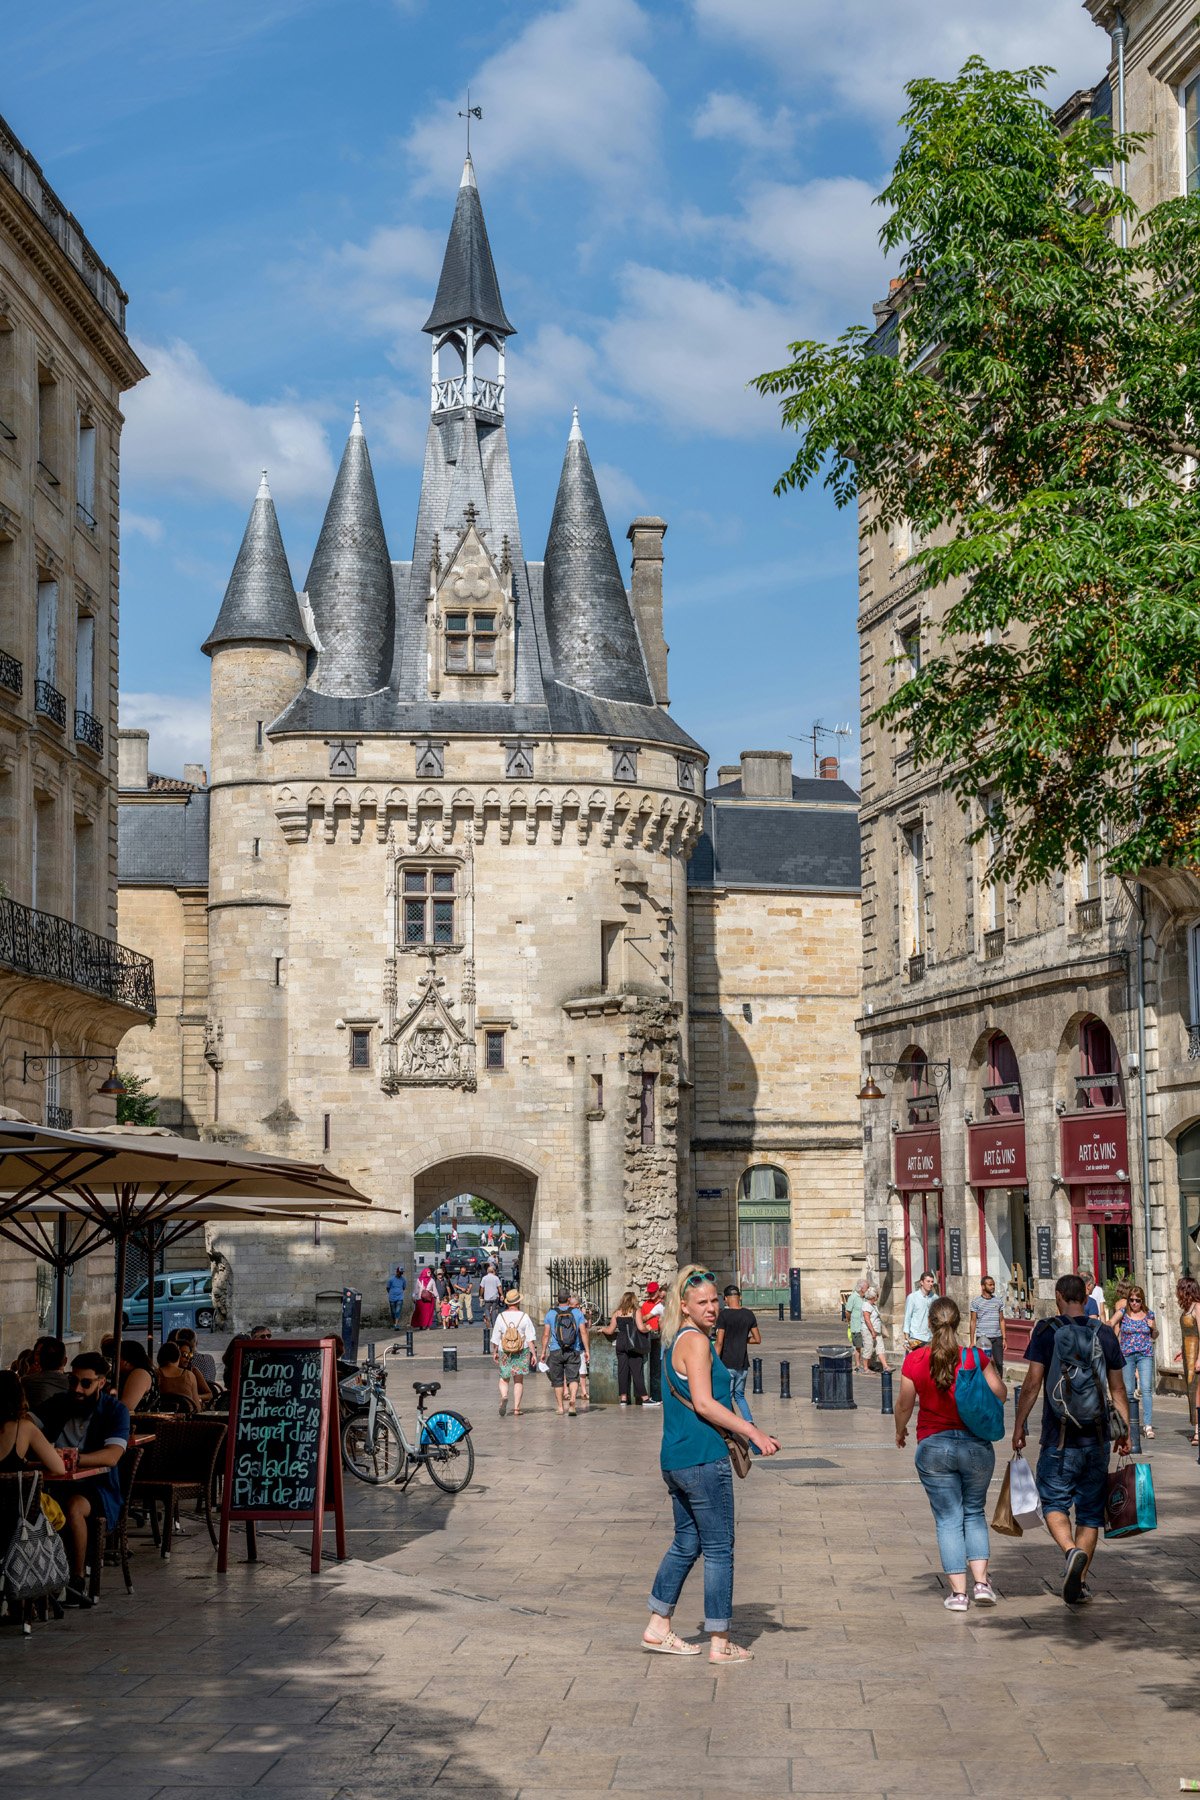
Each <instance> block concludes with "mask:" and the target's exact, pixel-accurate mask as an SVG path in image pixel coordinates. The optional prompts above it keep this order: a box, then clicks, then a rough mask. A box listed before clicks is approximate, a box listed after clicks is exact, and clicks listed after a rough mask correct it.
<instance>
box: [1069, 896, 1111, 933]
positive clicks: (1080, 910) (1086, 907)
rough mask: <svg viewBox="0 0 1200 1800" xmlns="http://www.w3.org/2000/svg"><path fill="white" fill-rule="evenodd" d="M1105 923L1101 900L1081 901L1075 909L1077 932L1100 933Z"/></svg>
mask: <svg viewBox="0 0 1200 1800" xmlns="http://www.w3.org/2000/svg"><path fill="white" fill-rule="evenodd" d="M1103 923H1104V918H1103V914H1102V911H1101V905H1100V899H1099V896H1097V898H1096V899H1094V900H1080V901H1079V903H1078V905H1077V906H1076V908H1075V929H1076V931H1098V930H1099V928H1100V926H1101V925H1102V924H1103Z"/></svg>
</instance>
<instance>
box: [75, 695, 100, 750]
mask: <svg viewBox="0 0 1200 1800" xmlns="http://www.w3.org/2000/svg"><path fill="white" fill-rule="evenodd" d="M75 742H76V743H77V744H86V746H87V748H88V749H89V750H94V751H95V752H96V755H97V756H99V755H100V754H101V753H102V751H103V749H104V727H103V725H102V724H101V723H100V721H99V719H94V718H93V717H92V715H91V713H90V712H84V710H83V708H82V707H79V706H77V707H76V708H75Z"/></svg>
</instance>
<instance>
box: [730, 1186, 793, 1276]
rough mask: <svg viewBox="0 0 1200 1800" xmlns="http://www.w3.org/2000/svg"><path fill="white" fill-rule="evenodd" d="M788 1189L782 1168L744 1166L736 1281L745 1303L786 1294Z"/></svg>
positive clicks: (789, 1235)
mask: <svg viewBox="0 0 1200 1800" xmlns="http://www.w3.org/2000/svg"><path fill="white" fill-rule="evenodd" d="M790 1193H791V1189H790V1188H789V1186H788V1178H787V1176H786V1175H785V1174H784V1172H783V1170H782V1169H776V1168H773V1167H771V1166H770V1165H769V1164H768V1165H764V1166H761V1167H759V1168H754V1169H747V1170H746V1172H745V1174H744V1175H743V1176H742V1179H741V1181H740V1182H739V1183H738V1282H739V1285H740V1286H741V1289H742V1296H743V1298H744V1299H745V1301H746V1303H747V1305H748V1306H756V1305H757V1306H774V1305H776V1304H777V1303H778V1302H779V1301H780V1300H783V1299H785V1298H786V1297H787V1291H788V1262H789V1258H790V1254H791V1243H792V1208H791V1200H790V1197H789V1196H790Z"/></svg>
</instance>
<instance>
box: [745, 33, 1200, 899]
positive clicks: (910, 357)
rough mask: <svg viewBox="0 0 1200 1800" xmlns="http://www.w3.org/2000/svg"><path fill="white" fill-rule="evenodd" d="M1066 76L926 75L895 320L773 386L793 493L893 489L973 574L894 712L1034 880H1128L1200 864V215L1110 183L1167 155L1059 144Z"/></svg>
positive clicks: (1131, 145)
mask: <svg viewBox="0 0 1200 1800" xmlns="http://www.w3.org/2000/svg"><path fill="white" fill-rule="evenodd" d="M1048 73H1049V71H1048V70H1045V69H1038V68H1034V69H1024V70H1019V71H1015V72H1014V71H1006V70H993V69H991V68H989V67H988V66H987V65H986V64H985V63H984V62H982V61H981V60H979V59H978V58H972V59H971V60H970V61H969V62H968V63H967V64H966V65H965V67H964V68H963V70H962V72H961V74H960V75H959V76H958V77H957V79H956V80H953V81H944V82H942V81H926V80H921V81H914V82H912V83H910V84H909V87H908V89H907V93H908V97H909V108H908V111H907V112H906V113H905V115H904V117H903V119H902V121H901V124H902V127H903V128H904V130H905V132H906V137H905V141H904V144H903V147H902V149H901V151H900V155H899V158H898V160H897V163H896V166H895V170H894V172H893V175H892V179H891V181H890V183H889V184H888V186H887V187H886V188H885V190H884V192H883V193H882V194H881V195H880V196H879V203H880V204H881V205H882V206H883V207H884V208H886V219H885V223H884V225H883V228H882V230H881V232H880V241H881V243H882V245H883V246H884V248H885V250H887V251H889V252H895V253H898V254H899V256H900V266H901V285H900V286H899V288H898V290H897V292H896V294H895V296H894V300H895V315H894V318H893V319H891V320H889V321H888V322H887V324H886V325H885V326H884V328H883V329H882V330H881V331H879V332H876V333H869V332H868V331H867V330H866V329H864V328H862V327H859V326H854V327H852V328H851V329H849V330H847V331H845V332H844V333H843V334H842V335H841V336H840V337H839V338H838V339H837V341H836V342H834V343H818V342H811V341H810V342H802V343H796V344H793V345H792V346H791V354H792V361H791V363H790V364H789V365H788V366H787V367H786V368H783V369H777V370H775V371H773V372H771V373H768V374H765V375H762V376H760V377H759V378H758V380H757V383H756V385H757V387H758V388H759V391H760V392H761V393H763V394H767V395H775V396H777V397H778V398H779V401H780V405H781V410H782V416H783V420H784V422H785V424H787V425H789V426H792V427H794V428H795V429H796V430H797V431H798V432H799V434H800V447H799V450H798V452H797V455H796V457H795V460H794V461H793V463H792V464H791V467H790V468H789V469H788V470H787V471H786V472H785V473H784V475H783V476H782V477H781V479H780V481H779V482H778V484H777V486H776V492H783V491H784V490H786V489H789V488H805V487H807V486H809V485H810V483H813V482H815V481H818V480H820V481H823V482H824V484H825V485H826V486H827V487H828V488H830V489H831V491H832V493H833V495H834V497H835V499H836V501H837V504H838V505H839V506H846V505H848V504H849V503H850V502H851V501H853V500H854V499H855V498H856V497H857V496H858V495H859V493H860V492H861V493H862V494H863V495H865V496H869V500H870V505H871V507H872V508H874V509H875V511H874V523H876V524H879V525H882V526H885V527H886V526H890V525H893V524H895V523H897V522H899V521H901V520H908V521H910V522H911V523H912V524H913V525H914V526H915V527H916V529H917V532H918V533H919V537H920V540H921V541H922V543H923V548H921V549H920V550H919V551H918V553H917V554H916V555H915V556H914V557H913V564H914V567H917V568H919V570H920V573H921V575H922V577H923V579H924V581H925V583H926V585H927V586H928V587H929V588H934V589H936V588H939V587H941V586H943V584H947V585H948V584H955V585H954V586H953V587H952V588H951V589H950V592H949V594H948V595H947V599H948V601H949V604H948V606H947V609H946V611H945V614H944V616H943V617H942V619H941V620H940V623H939V641H938V642H937V643H936V644H935V646H934V654H933V655H931V656H930V657H929V658H928V660H927V661H926V662H925V664H924V666H923V667H922V668H921V670H920V671H919V672H918V673H917V674H915V675H914V676H913V677H912V678H911V679H910V680H906V681H905V682H904V683H903V684H902V685H901V686H899V687H898V688H897V690H896V691H895V693H894V694H893V695H892V696H891V697H890V698H889V699H888V700H887V702H886V703H885V704H883V705H882V706H881V707H880V708H879V712H878V714H877V716H878V717H880V718H882V719H884V720H887V721H890V723H891V724H892V725H893V727H894V728H896V729H897V730H900V731H902V732H905V733H907V734H908V735H909V736H910V738H911V741H912V747H913V754H914V757H915V759H916V761H917V762H918V764H921V765H926V766H927V765H931V764H932V765H935V766H937V767H938V768H939V769H940V770H941V772H942V777H943V780H944V782H945V783H946V784H947V785H948V786H949V787H950V788H951V789H952V790H953V792H954V793H955V794H956V795H957V796H958V798H959V799H960V801H961V802H962V803H963V804H964V806H965V805H967V804H968V803H970V802H971V801H974V800H977V799H979V798H981V797H984V796H986V797H987V798H988V801H989V803H990V805H991V807H992V820H991V824H992V829H993V830H994V831H995V833H996V842H997V844H998V848H997V851H996V854H995V858H994V863H993V869H994V873H995V874H996V875H998V876H1002V877H1004V878H1005V879H1007V880H1009V881H1012V882H1013V883H1014V884H1015V885H1016V886H1018V887H1025V886H1028V885H1029V884H1030V883H1032V882H1036V881H1039V880H1042V879H1044V878H1046V877H1047V876H1049V875H1051V874H1052V873H1053V872H1054V871H1055V870H1057V869H1058V868H1061V867H1062V866H1063V864H1064V862H1065V861H1066V860H1068V859H1069V858H1070V857H1072V856H1074V857H1082V856H1083V855H1084V854H1085V853H1086V852H1087V850H1088V849H1089V847H1095V846H1097V845H1103V846H1104V847H1105V854H1106V861H1107V864H1108V867H1109V868H1110V869H1111V870H1113V871H1114V872H1116V873H1119V874H1132V873H1134V872H1135V871H1136V870H1137V869H1139V868H1141V867H1143V866H1144V865H1146V864H1149V863H1153V862H1158V861H1182V862H1195V861H1200V607H1198V605H1197V600H1198V598H1200V588H1198V583H1200V510H1198V509H1200V496H1198V493H1197V489H1196V485H1195V483H1194V481H1193V479H1192V474H1191V468H1192V464H1191V460H1190V459H1192V458H1193V457H1196V456H1197V455H1198V454H1200V452H1198V451H1197V448H1196V425H1195V421H1196V419H1197V417H1198V416H1200V200H1197V199H1192V198H1181V199H1172V200H1170V201H1167V202H1165V203H1163V204H1161V205H1159V206H1156V207H1154V208H1153V209H1152V210H1150V211H1147V212H1144V213H1143V212H1139V211H1138V209H1137V208H1136V207H1135V206H1134V204H1133V203H1132V201H1130V200H1129V199H1128V198H1126V197H1125V196H1124V195H1123V194H1122V193H1121V191H1120V188H1119V186H1118V185H1117V184H1115V183H1114V182H1113V181H1112V180H1111V179H1110V175H1109V170H1110V169H1111V168H1112V167H1113V165H1114V164H1115V165H1116V166H1118V167H1119V166H1120V165H1121V164H1124V163H1127V162H1128V160H1129V158H1130V156H1131V154H1132V152H1133V150H1134V149H1135V148H1137V147H1138V146H1139V145H1140V144H1141V142H1142V140H1141V139H1140V138H1134V137H1126V138H1124V139H1119V140H1118V139H1116V138H1114V136H1113V135H1112V134H1111V133H1110V131H1109V130H1108V128H1107V125H1106V123H1101V122H1097V121H1094V120H1091V119H1086V118H1085V119H1083V120H1081V121H1079V122H1078V123H1076V124H1075V125H1073V126H1072V127H1071V128H1070V129H1068V130H1066V131H1063V130H1061V129H1060V128H1059V126H1058V125H1056V123H1055V121H1054V117H1053V115H1052V113H1051V112H1050V110H1049V108H1048V107H1047V106H1046V104H1045V102H1044V101H1043V100H1042V99H1041V97H1040V90H1041V89H1042V88H1043V87H1044V84H1045V78H1046V76H1047V74H1048ZM986 829H987V824H986V822H985V824H983V825H981V826H980V827H979V829H978V830H976V831H975V832H974V834H973V835H974V837H975V838H977V839H978V838H982V836H983V835H984V832H985V830H986Z"/></svg>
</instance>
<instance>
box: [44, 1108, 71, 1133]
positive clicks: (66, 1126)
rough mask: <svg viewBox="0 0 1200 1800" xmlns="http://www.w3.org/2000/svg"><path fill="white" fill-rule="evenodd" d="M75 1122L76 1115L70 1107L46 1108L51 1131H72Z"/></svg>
mask: <svg viewBox="0 0 1200 1800" xmlns="http://www.w3.org/2000/svg"><path fill="white" fill-rule="evenodd" d="M74 1122H75V1114H74V1113H73V1112H72V1111H71V1109H70V1107H69V1106H48V1107H47V1108H46V1124H47V1125H48V1126H49V1128H50V1130H51V1131H70V1129H71V1126H72V1125H73V1124H74Z"/></svg>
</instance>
